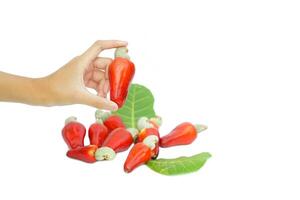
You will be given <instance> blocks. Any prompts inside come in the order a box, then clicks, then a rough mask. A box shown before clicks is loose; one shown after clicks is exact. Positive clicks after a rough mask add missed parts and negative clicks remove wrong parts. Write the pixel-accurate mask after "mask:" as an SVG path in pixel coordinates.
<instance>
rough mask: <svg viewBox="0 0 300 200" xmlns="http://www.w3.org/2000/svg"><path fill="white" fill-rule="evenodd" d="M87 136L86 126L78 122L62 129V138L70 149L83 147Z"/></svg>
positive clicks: (70, 123)
mask: <svg viewBox="0 0 300 200" xmlns="http://www.w3.org/2000/svg"><path fill="white" fill-rule="evenodd" d="M85 134H86V129H85V127H84V125H82V124H81V123H79V122H76V121H72V122H69V123H67V124H66V125H65V126H64V128H63V129H62V136H63V138H64V141H65V142H66V144H67V145H68V147H69V149H76V148H78V147H83V146H84V137H85Z"/></svg>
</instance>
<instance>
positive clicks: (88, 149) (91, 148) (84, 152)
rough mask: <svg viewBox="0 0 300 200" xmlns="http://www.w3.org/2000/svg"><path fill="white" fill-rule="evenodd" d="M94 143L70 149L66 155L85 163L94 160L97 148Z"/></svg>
mask: <svg viewBox="0 0 300 200" xmlns="http://www.w3.org/2000/svg"><path fill="white" fill-rule="evenodd" d="M97 148H98V147H97V146H96V145H88V146H85V147H78V148H77V149H71V150H69V151H68V152H67V156H68V157H69V158H73V159H76V160H81V161H83V162H87V163H94V162H96V159H95V152H96V150H97Z"/></svg>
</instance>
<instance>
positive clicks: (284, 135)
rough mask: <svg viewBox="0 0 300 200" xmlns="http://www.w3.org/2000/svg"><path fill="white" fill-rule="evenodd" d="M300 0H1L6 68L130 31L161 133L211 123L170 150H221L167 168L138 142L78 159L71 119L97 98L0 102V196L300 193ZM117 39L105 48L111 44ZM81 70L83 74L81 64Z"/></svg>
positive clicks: (0, 44)
mask: <svg viewBox="0 0 300 200" xmlns="http://www.w3.org/2000/svg"><path fill="white" fill-rule="evenodd" d="M297 3H298V2H297V1H276V0H272V1H263V0H252V1H232V0H231V1H188V0H185V1H169V2H168V1H154V0H152V1H147V2H146V1H130V0H126V1H100V0H97V1H76V2H75V1H69V2H67V1H65V2H62V1H58V2H54V1H53V0H52V1H49V2H48V3H45V2H42V1H29V0H27V1H18V2H17V1H6V2H4V1H1V2H0V66H1V68H0V70H1V71H5V72H10V73H14V74H19V75H23V76H29V77H40V76H45V75H47V74H49V73H51V72H53V71H54V70H56V69H58V68H59V67H61V66H62V65H63V64H64V63H66V62H67V61H68V60H70V59H71V58H72V57H74V56H76V55H78V54H80V53H81V52H83V51H84V50H85V49H86V48H87V47H89V46H90V45H91V44H92V43H93V42H94V41H95V40H97V39H121V40H127V41H128V42H129V50H130V55H131V57H132V59H133V60H134V62H135V64H136V68H137V70H136V76H135V79H134V82H136V83H140V84H144V85H146V86H147V87H149V88H150V89H151V90H152V91H153V93H154V95H155V99H156V103H155V109H156V112H157V113H158V114H160V115H161V116H163V118H164V124H163V127H162V129H161V134H162V135H163V134H165V133H167V132H168V131H170V130H171V129H172V128H173V127H174V126H176V125H177V124H178V123H180V122H183V121H191V122H194V123H195V122H200V123H204V124H207V125H208V126H209V129H208V130H207V131H206V132H203V134H201V135H199V138H198V139H197V141H196V142H195V143H193V144H192V145H191V146H185V147H175V148H170V149H163V150H161V154H160V157H177V156H181V155H193V154H195V153H198V152H202V151H208V152H211V153H212V155H213V157H212V158H211V159H210V160H209V161H208V162H207V164H206V165H205V166H204V167H203V168H202V169H201V170H200V171H198V172H197V173H193V174H189V175H184V176H176V177H166V176H162V175H159V174H156V173H154V172H152V171H151V170H149V169H148V168H147V167H145V166H143V167H140V168H138V169H137V170H136V171H134V172H133V173H132V174H125V173H124V172H123V171H122V166H123V162H124V159H125V157H126V154H127V153H123V154H119V155H118V156H117V158H116V160H114V161H112V162H101V163H96V164H93V165H89V164H85V163H81V162H78V161H75V160H71V159H68V158H67V157H66V156H65V152H66V150H67V147H66V145H65V143H64V142H63V140H62V137H61V132H60V131H61V128H62V126H63V122H64V119H65V118H66V117H68V116H69V115H76V116H77V117H78V118H79V120H80V121H82V122H83V123H84V124H85V125H89V124H90V123H92V122H93V114H94V111H95V109H94V108H90V107H87V106H81V105H74V106H65V107H51V108H45V107H33V106H27V105H21V104H12V103H3V102H2V103H1V104H0V124H1V126H0V135H1V145H0V157H1V161H0V199H21V198H22V199H74V200H75V199H95V198H97V199H111V198H113V199H118V198H122V199H128V198H131V199H150V198H153V199H156V198H159V199H289V200H291V199H299V198H300V194H299V193H300V192H299V185H300V173H299V169H300V161H299V158H300V157H299V153H300V147H299V139H300V137H299V134H300V126H299V125H300V124H299V118H300V106H299V104H300V96H299V86H300V72H299V67H300V58H299V54H300V39H299V38H300V37H299V36H300V28H299V26H300V12H299V10H300V7H299V4H297ZM111 55H112V51H108V52H104V53H103V54H102V56H111ZM70 76H71V74H70Z"/></svg>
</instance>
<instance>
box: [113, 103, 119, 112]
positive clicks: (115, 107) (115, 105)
mask: <svg viewBox="0 0 300 200" xmlns="http://www.w3.org/2000/svg"><path fill="white" fill-rule="evenodd" d="M112 110H113V111H117V110H118V105H117V104H116V103H114V104H113V106H112Z"/></svg>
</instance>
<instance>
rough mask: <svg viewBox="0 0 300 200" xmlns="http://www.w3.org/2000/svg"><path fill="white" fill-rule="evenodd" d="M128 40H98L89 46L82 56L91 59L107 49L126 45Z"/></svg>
mask: <svg viewBox="0 0 300 200" xmlns="http://www.w3.org/2000/svg"><path fill="white" fill-rule="evenodd" d="M126 45H127V42H125V41H121V40H97V41H96V42H95V43H94V44H93V45H92V46H91V47H89V48H88V49H87V50H86V51H85V52H84V53H83V54H82V56H83V57H85V58H86V59H87V60H89V61H91V60H93V59H95V58H96V57H97V56H98V55H99V53H100V52H101V51H103V50H105V49H112V48H118V47H124V46H126Z"/></svg>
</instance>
